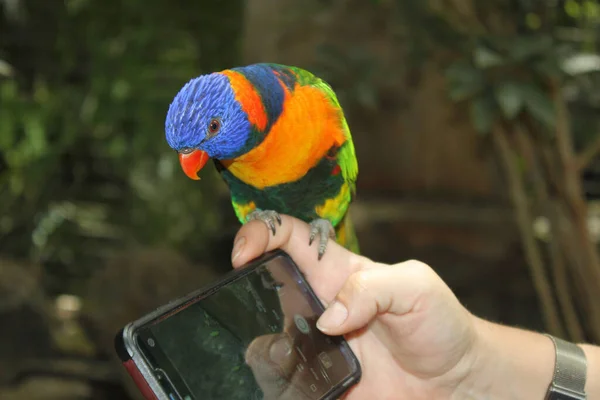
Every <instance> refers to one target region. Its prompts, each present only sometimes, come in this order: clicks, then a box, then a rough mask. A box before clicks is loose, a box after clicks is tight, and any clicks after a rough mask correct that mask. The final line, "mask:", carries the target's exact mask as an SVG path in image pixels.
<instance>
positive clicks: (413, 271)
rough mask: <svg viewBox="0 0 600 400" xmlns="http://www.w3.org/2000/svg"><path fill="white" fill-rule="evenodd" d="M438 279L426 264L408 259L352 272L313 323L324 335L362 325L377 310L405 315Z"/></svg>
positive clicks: (351, 329) (343, 332) (435, 284)
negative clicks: (315, 322) (315, 323)
mask: <svg viewBox="0 0 600 400" xmlns="http://www.w3.org/2000/svg"><path fill="white" fill-rule="evenodd" d="M439 281H440V278H439V277H438V276H437V275H436V274H435V272H433V270H432V269H431V268H430V267H429V266H428V265H426V264H424V263H421V262H419V261H412V260H411V261H407V262H404V263H400V264H395V265H385V264H376V265H375V266H373V267H369V268H367V269H363V270H360V271H357V272H354V273H353V274H351V275H350V276H349V278H348V279H347V280H346V282H345V283H344V285H343V287H342V289H341V290H340V291H339V293H338V294H337V296H336V298H335V299H334V301H333V302H332V303H330V304H329V306H328V307H327V309H326V310H325V312H324V313H323V315H321V317H320V318H319V320H318V321H317V327H318V328H319V330H321V331H322V332H324V333H326V334H328V335H343V334H346V333H349V332H351V331H355V330H358V329H360V328H363V327H365V326H366V325H368V324H369V323H370V322H371V321H372V320H373V319H374V318H375V317H377V316H378V315H381V314H386V313H391V314H395V315H398V316H402V315H406V314H408V313H410V312H413V311H415V309H416V308H418V307H419V299H422V298H424V297H423V296H424V295H425V294H426V293H427V292H428V291H432V290H434V289H435V288H437V289H438V290H439V286H440V285H439V283H440V282H439Z"/></svg>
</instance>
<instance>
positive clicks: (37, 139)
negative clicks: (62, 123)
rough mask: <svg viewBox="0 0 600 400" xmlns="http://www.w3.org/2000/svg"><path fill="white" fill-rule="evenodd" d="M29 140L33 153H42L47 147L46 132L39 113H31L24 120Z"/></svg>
mask: <svg viewBox="0 0 600 400" xmlns="http://www.w3.org/2000/svg"><path fill="white" fill-rule="evenodd" d="M24 127H25V133H26V135H27V141H28V144H29V146H31V150H32V152H33V155H36V156H37V155H40V154H42V153H43V152H44V150H45V149H46V145H47V143H46V132H45V130H44V124H43V123H42V121H41V119H40V117H39V115H38V114H33V113H31V114H30V115H29V116H28V117H27V118H25V121H24Z"/></svg>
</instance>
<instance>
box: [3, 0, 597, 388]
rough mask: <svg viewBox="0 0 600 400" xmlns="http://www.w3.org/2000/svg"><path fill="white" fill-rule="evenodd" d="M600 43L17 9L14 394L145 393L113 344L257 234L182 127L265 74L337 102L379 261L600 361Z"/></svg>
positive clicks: (10, 94)
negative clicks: (207, 102) (207, 93)
mask: <svg viewBox="0 0 600 400" xmlns="http://www.w3.org/2000/svg"><path fill="white" fill-rule="evenodd" d="M599 39H600V2H598V1H595V0H577V1H576V0H567V1H563V0H544V1H542V0H511V1H509V0H486V1H483V0H402V1H401V0H379V1H377V0H371V1H366V0H303V1H301V2H300V1H291V0H247V1H241V0H227V1H225V0H220V1H219V0H206V1H185V0H173V1H171V2H166V1H158V0H145V1H142V0H127V1H124V0H123V1H118V0H102V1H100V0H64V1H59V0H0V205H1V206H0V398H1V399H132V398H139V397H138V396H139V395H138V394H137V391H136V389H135V388H132V385H131V382H130V380H129V378H128V377H127V376H126V375H125V374H124V372H123V370H122V368H121V367H120V366H119V365H118V363H117V361H116V360H115V357H114V354H113V353H114V352H113V347H112V338H113V335H114V333H115V332H116V330H117V329H118V328H120V327H121V326H122V325H123V324H125V323H126V322H128V321H130V320H132V319H135V318H137V317H139V316H141V315H142V314H143V313H145V312H147V311H149V310H152V309H153V308H154V307H156V306H158V305H160V304H162V303H163V302H165V301H167V300H169V299H171V298H174V297H177V296H179V295H182V294H184V293H186V292H187V291H189V290H193V289H196V288H198V287H200V286H201V285H202V284H204V283H206V282H209V281H211V280H213V279H216V277H218V276H219V275H220V274H222V273H224V272H226V271H228V270H229V268H230V264H229V254H230V250H231V241H232V238H233V235H234V234H235V232H236V230H237V229H238V227H239V225H238V222H237V220H236V219H235V216H234V214H233V211H232V209H231V206H230V203H229V198H228V192H227V189H226V187H225V186H224V184H223V183H222V182H221V181H220V179H219V177H218V176H217V174H216V173H212V174H211V173H208V174H204V177H203V179H202V180H201V181H200V182H195V181H191V180H189V179H188V178H187V177H185V175H184V174H183V173H182V172H181V170H180V167H179V165H178V161H177V157H176V154H175V153H174V152H173V151H172V150H170V149H169V147H168V146H167V144H166V141H165V139H164V119H165V115H166V111H167V108H168V106H169V103H170V101H171V99H172V98H173V96H174V95H175V94H176V93H177V91H178V90H179V88H180V87H181V86H182V85H183V84H184V83H185V82H187V81H188V80H189V79H191V78H193V77H196V76H198V75H200V74H202V73H207V72H211V71H215V70H220V69H225V68H229V67H232V66H236V65H242V64H249V63H253V62H261V61H263V62H277V63H284V64H290V65H296V66H299V67H302V68H305V69H309V70H311V71H313V72H314V73H316V74H317V75H320V76H322V77H323V78H325V79H326V80H327V81H328V82H329V83H330V84H331V85H332V86H333V87H334V89H335V91H336V92H337V93H338V96H339V99H340V102H341V104H342V105H343V107H344V109H345V111H346V115H347V118H348V121H349V125H350V128H351V130H352V133H353V137H354V141H355V145H356V148H357V153H358V161H359V171H360V172H359V178H358V198H357V200H356V203H355V204H354V205H353V207H352V213H353V217H354V218H355V224H356V227H357V231H358V236H359V239H360V241H361V249H362V251H363V253H364V255H366V256H368V257H371V258H374V259H377V260H379V261H383V262H398V261H401V260H404V259H407V258H417V259H420V260H423V261H425V262H428V263H430V264H431V265H432V267H433V268H434V269H436V271H438V273H439V274H440V275H441V276H442V277H443V278H444V279H445V280H446V281H447V282H448V284H449V285H450V286H451V287H452V289H453V290H454V291H455V292H456V293H457V295H458V296H459V298H460V299H461V301H463V303H464V304H465V305H466V306H467V307H468V308H469V309H470V310H472V311H473V312H474V313H476V314H478V315H481V316H483V317H486V318H489V319H493V320H495V321H499V322H503V323H507V324H514V325H519V326H523V327H526V328H530V329H537V330H545V331H550V332H553V333H555V334H557V335H559V336H563V337H567V338H571V339H573V340H588V341H594V342H600V263H599V261H598V258H599V257H598V248H597V244H598V242H599V241H600V203H599V199H600V160H598V157H597V155H598V152H599V151H600V129H599V128H600V126H599V122H600V118H599V117H598V116H599V113H598V111H599V106H600V95H599V93H600V79H599V78H600V73H599V72H600V56H599V55H598V49H597V46H598V40H599ZM595 303H597V304H595Z"/></svg>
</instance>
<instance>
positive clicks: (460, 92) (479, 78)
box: [445, 60, 485, 101]
mask: <svg viewBox="0 0 600 400" xmlns="http://www.w3.org/2000/svg"><path fill="white" fill-rule="evenodd" d="M445 75H446V79H447V80H448V87H449V90H448V92H449V96H450V98H451V99H452V100H454V101H462V100H465V99H467V98H470V97H472V96H473V95H475V94H476V93H478V92H480V91H481V90H483V88H484V85H485V82H484V78H483V75H482V73H481V71H480V70H478V69H476V68H475V67H473V65H471V64H470V63H469V62H466V61H465V60H461V61H457V62H454V63H453V64H451V65H450V66H449V67H448V68H446V70H445Z"/></svg>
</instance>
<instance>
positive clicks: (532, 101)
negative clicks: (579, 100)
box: [520, 83, 556, 128]
mask: <svg viewBox="0 0 600 400" xmlns="http://www.w3.org/2000/svg"><path fill="white" fill-rule="evenodd" d="M520 90H521V93H522V96H523V100H524V101H525V104H526V108H527V109H528V110H529V112H530V113H531V115H532V116H533V117H534V118H535V119H536V120H538V121H539V122H541V123H542V124H543V125H545V126H546V127H548V128H551V127H553V126H554V125H555V122H556V115H555V112H554V104H553V103H552V101H551V100H550V98H549V97H548V95H547V94H546V93H544V92H542V90H541V89H540V88H539V87H538V86H536V85H534V84H532V83H527V84H524V85H522V86H520Z"/></svg>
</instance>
